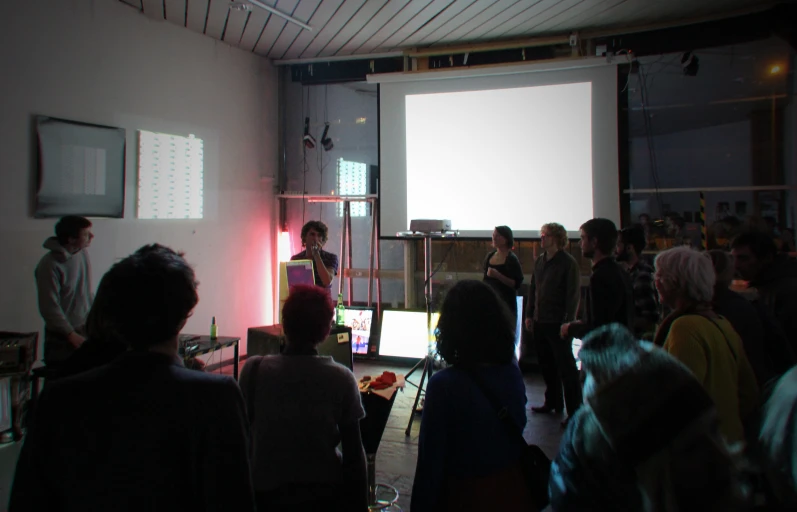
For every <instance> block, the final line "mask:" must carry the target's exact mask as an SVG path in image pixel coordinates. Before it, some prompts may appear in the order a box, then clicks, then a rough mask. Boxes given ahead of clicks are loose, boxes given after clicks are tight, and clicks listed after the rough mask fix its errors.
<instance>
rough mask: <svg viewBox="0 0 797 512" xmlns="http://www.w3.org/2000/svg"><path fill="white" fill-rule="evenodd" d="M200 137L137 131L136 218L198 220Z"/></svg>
mask: <svg viewBox="0 0 797 512" xmlns="http://www.w3.org/2000/svg"><path fill="white" fill-rule="evenodd" d="M203 162H204V154H203V144H202V139H198V138H196V137H194V136H193V135H189V136H188V137H181V136H179V135H169V134H166V133H154V132H147V131H143V130H141V131H139V132H138V218H139V219H201V218H202V204H203V195H204V181H203V178H204V163H203Z"/></svg>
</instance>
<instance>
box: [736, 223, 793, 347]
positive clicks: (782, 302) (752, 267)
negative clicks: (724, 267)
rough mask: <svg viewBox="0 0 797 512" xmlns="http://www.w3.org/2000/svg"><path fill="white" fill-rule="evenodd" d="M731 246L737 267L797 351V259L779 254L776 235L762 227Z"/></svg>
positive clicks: (740, 238) (746, 234) (741, 237)
mask: <svg viewBox="0 0 797 512" xmlns="http://www.w3.org/2000/svg"><path fill="white" fill-rule="evenodd" d="M731 248H732V249H731V254H733V259H734V263H735V265H736V271H737V272H739V274H740V275H741V276H742V278H743V279H746V280H747V281H748V285H749V287H750V288H754V289H755V290H756V291H757V292H758V296H759V300H760V301H761V303H762V304H763V305H764V306H765V307H766V308H767V309H769V311H771V312H772V314H773V315H774V317H775V319H776V320H777V321H778V322H779V323H780V326H781V328H782V329H783V331H784V332H785V333H786V336H787V337H788V339H789V343H790V345H791V349H792V351H793V352H795V353H797V262H795V261H794V260H792V259H791V258H789V257H788V256H786V255H784V254H778V249H777V246H776V245H775V241H774V240H773V239H772V237H771V236H770V235H769V234H767V233H762V232H759V231H750V232H746V233H742V234H741V235H739V236H737V237H736V238H735V239H734V240H733V242H732V243H731Z"/></svg>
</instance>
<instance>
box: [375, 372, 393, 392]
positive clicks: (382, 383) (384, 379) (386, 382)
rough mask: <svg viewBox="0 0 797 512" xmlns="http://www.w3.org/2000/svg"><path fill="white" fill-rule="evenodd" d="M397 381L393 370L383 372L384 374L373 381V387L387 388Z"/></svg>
mask: <svg viewBox="0 0 797 512" xmlns="http://www.w3.org/2000/svg"><path fill="white" fill-rule="evenodd" d="M395 383H396V374H395V373H393V372H382V375H380V376H379V377H377V378H376V379H374V380H372V381H371V385H370V386H369V387H370V388H371V389H387V388H389V387H390V386H392V385H393V384H395Z"/></svg>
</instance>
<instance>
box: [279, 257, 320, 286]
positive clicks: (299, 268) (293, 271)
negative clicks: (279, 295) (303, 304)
mask: <svg viewBox="0 0 797 512" xmlns="http://www.w3.org/2000/svg"><path fill="white" fill-rule="evenodd" d="M285 271H286V273H287V277H288V289H289V290H290V288H291V287H293V286H296V285H297V284H309V285H314V284H315V277H314V275H313V261H312V260H295V261H287V262H285Z"/></svg>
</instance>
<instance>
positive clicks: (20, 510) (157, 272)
mask: <svg viewBox="0 0 797 512" xmlns="http://www.w3.org/2000/svg"><path fill="white" fill-rule="evenodd" d="M100 291H101V292H102V293H101V295H100V300H101V301H102V302H101V303H100V304H99V305H100V306H101V307H100V311H99V312H98V315H100V318H98V319H97V320H98V321H99V322H101V323H102V324H103V326H104V327H105V328H107V329H108V330H109V331H110V332H113V333H114V335H115V336H118V338H119V341H120V342H122V343H124V344H126V345H127V346H128V347H129V349H128V350H127V351H125V352H124V353H122V354H121V355H120V356H119V357H118V358H117V359H115V360H114V361H113V362H111V363H110V364H107V365H105V366H101V367H99V368H95V369H93V370H89V371H87V372H83V373H80V374H78V375H74V376H72V377H65V378H63V379H59V380H56V381H55V382H52V383H51V384H48V385H47V386H46V387H45V389H44V391H42V394H41V396H40V397H39V400H38V401H37V403H36V413H35V415H34V419H33V421H32V422H31V425H30V426H29V427H28V433H27V436H26V439H25V443H24V444H23V446H22V451H21V452H20V455H19V460H18V462H17V470H16V474H15V476H14V485H13V487H12V489H11V498H10V500H9V504H8V510H9V511H10V512H27V511H31V512H34V511H40V510H42V511H43V510H62V511H66V510H81V511H89V510H95V511H98V510H113V511H117V512H128V511H129V512H133V511H143V510H158V511H166V510H169V511H178V510H190V511H205V512H216V511H218V512H222V511H228V510H229V511H236V512H254V510H255V505H254V495H253V492H252V480H251V474H250V468H249V422H248V421H247V417H246V406H245V404H244V399H243V396H242V394H241V390H240V388H239V387H238V384H237V383H236V382H235V380H233V379H232V378H231V377H229V376H223V375H213V374H209V373H203V372H198V371H194V370H189V369H187V368H185V367H184V366H183V362H182V358H181V357H180V356H179V355H178V345H179V344H178V337H179V333H180V331H181V330H182V329H183V327H184V326H185V323H186V321H187V320H188V318H189V317H190V316H191V313H192V311H193V310H194V307H195V306H196V304H197V301H198V300H199V296H198V294H197V281H196V274H195V273H194V269H193V268H191V266H190V265H188V263H186V261H185V260H184V259H183V258H182V256H180V255H179V254H177V253H176V252H174V251H173V250H171V249H169V248H167V247H163V246H160V245H149V246H145V247H142V248H141V249H139V250H138V251H136V252H135V253H134V254H132V255H131V256H128V257H127V258H125V259H123V260H121V261H119V262H118V263H116V264H114V266H112V267H111V269H110V270H109V271H108V272H107V273H106V274H105V275H104V276H103V278H102V282H101V283H100Z"/></svg>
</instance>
